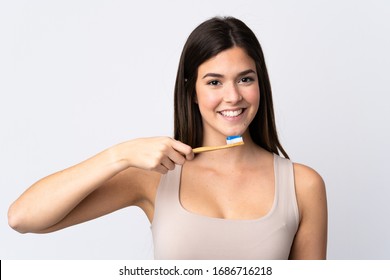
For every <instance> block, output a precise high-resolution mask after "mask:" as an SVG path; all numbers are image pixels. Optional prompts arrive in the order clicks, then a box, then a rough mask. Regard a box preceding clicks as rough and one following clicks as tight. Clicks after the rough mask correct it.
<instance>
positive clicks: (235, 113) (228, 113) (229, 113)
mask: <svg viewBox="0 0 390 280" xmlns="http://www.w3.org/2000/svg"><path fill="white" fill-rule="evenodd" d="M220 113H221V115H222V116H225V117H237V116H238V115H240V114H241V113H242V109H239V110H237V111H221V112H220Z"/></svg>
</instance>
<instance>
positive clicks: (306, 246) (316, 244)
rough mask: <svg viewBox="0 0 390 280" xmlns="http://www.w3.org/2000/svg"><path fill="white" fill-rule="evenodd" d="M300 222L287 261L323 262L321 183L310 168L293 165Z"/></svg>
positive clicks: (324, 227) (324, 216) (323, 197)
mask: <svg viewBox="0 0 390 280" xmlns="http://www.w3.org/2000/svg"><path fill="white" fill-rule="evenodd" d="M294 175H295V189H296V194H297V201H298V208H299V214H300V223H299V228H298V231H297V233H296V235H295V238H294V243H293V246H292V248H291V252H290V258H291V259H311V260H313V259H326V247H327V223H328V222H327V220H328V218H327V202H326V191H325V183H324V180H323V179H322V177H321V176H320V175H319V174H318V173H317V172H316V171H315V170H314V169H312V168H310V167H308V166H305V165H303V164H298V163H294Z"/></svg>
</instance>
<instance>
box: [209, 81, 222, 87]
mask: <svg viewBox="0 0 390 280" xmlns="http://www.w3.org/2000/svg"><path fill="white" fill-rule="evenodd" d="M207 84H208V85H211V86H218V85H220V84H221V83H220V82H219V81H217V80H213V81H210V82H208V83H207Z"/></svg>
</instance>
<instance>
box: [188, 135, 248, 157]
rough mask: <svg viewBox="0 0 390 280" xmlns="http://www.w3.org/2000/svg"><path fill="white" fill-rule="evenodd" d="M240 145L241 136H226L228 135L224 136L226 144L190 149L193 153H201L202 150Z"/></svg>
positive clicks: (207, 150) (241, 143) (242, 143)
mask: <svg viewBox="0 0 390 280" xmlns="http://www.w3.org/2000/svg"><path fill="white" fill-rule="evenodd" d="M240 145H244V141H243V140H242V137H241V136H239V135H235V136H228V137H226V145H223V146H215V147H199V148H195V149H192V151H193V152H194V153H195V154H197V153H203V152H209V151H215V150H221V149H227V148H231V147H235V146H240Z"/></svg>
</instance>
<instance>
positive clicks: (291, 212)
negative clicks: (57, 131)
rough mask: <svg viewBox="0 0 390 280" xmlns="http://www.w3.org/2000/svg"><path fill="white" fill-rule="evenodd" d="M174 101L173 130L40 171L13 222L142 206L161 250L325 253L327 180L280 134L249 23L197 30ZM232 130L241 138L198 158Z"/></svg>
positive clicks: (48, 225)
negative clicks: (292, 155)
mask: <svg viewBox="0 0 390 280" xmlns="http://www.w3.org/2000/svg"><path fill="white" fill-rule="evenodd" d="M174 106H175V136H174V139H172V138H169V137H156V138H147V139H134V140H130V141H128V142H125V143H120V144H117V145H115V146H112V147H110V148H108V149H106V150H104V151H102V152H101V153H99V154H97V155H96V156H94V157H92V158H90V159H87V160H85V161H83V162H81V163H79V164H77V165H75V166H72V167H70V168H68V169H66V170H63V171H60V172H57V173H55V174H52V175H50V176H48V177H46V178H43V179H41V180H40V181H38V182H36V183H35V184H34V185H32V186H31V187H30V188H29V189H28V190H27V191H25V192H24V193H23V194H22V195H21V196H20V197H19V198H18V199H17V200H16V201H15V202H14V203H13V204H12V205H11V207H10V209H9V218H8V219H9V224H10V226H11V227H12V228H14V229H15V230H17V231H19V232H22V233H26V232H35V233H47V232H52V231H56V230H60V229H62V228H65V227H68V226H72V225H75V224H78V223H82V222H85V221H88V220H91V219H94V218H97V217H99V216H102V215H105V214H108V213H110V212H113V211H115V210H118V209H121V208H123V207H127V206H132V205H135V206H138V207H140V208H141V209H143V211H144V212H145V213H146V215H147V217H148V218H149V220H150V222H151V225H152V232H153V238H154V246H155V257H156V258H157V259H288V258H290V259H324V258H326V242H327V205H326V194H325V186H324V182H323V180H322V179H321V177H320V176H319V175H318V174H317V173H316V172H315V171H314V170H313V169H311V168H309V167H306V166H304V165H301V164H297V163H292V162H291V161H290V160H289V159H288V156H287V154H286V152H285V151H284V150H283V148H282V146H281V144H280V143H279V140H278V136H277V133H276V127H275V120H274V113H273V104H272V95H271V87H270V83H269V78H268V74H267V69H266V66H265V62H264V57H263V53H262V50H261V47H260V44H259V42H258V40H257V38H256V36H255V35H254V34H253V32H252V31H251V30H250V29H249V28H248V27H247V26H246V25H245V24H244V23H243V22H242V21H240V20H238V19H235V18H212V19H210V20H207V21H205V22H204V23H202V24H201V25H199V26H198V27H197V28H196V29H195V30H194V31H193V32H192V33H191V35H190V36H189V38H188V40H187V43H186V44H185V46H184V49H183V52H182V56H181V59H180V63H179V68H178V73H177V79H176V85H175V104H174ZM229 135H242V137H243V139H244V142H245V144H244V145H241V146H237V147H233V148H229V149H224V150H218V151H212V152H205V153H201V154H197V155H196V156H195V155H194V153H193V151H192V148H194V147H198V146H218V145H223V144H226V140H225V139H226V137H227V136H229ZM279 151H280V152H281V153H282V154H283V155H284V157H281V156H279Z"/></svg>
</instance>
